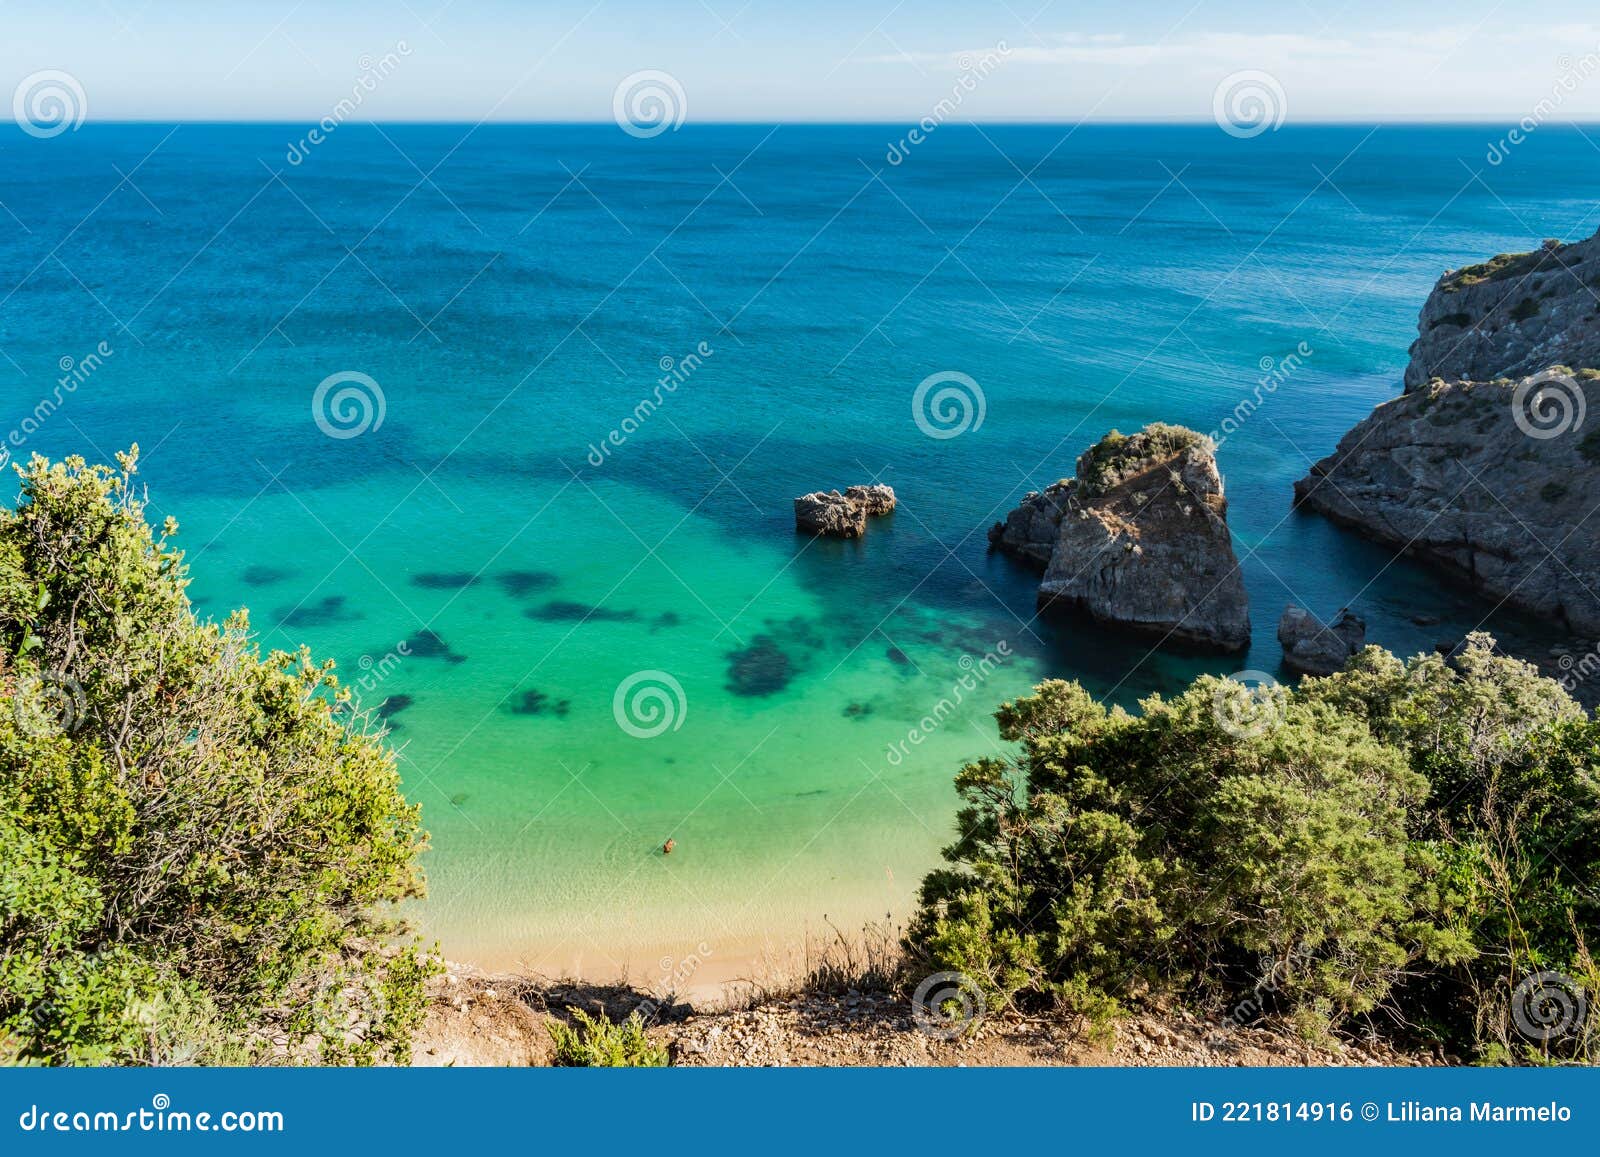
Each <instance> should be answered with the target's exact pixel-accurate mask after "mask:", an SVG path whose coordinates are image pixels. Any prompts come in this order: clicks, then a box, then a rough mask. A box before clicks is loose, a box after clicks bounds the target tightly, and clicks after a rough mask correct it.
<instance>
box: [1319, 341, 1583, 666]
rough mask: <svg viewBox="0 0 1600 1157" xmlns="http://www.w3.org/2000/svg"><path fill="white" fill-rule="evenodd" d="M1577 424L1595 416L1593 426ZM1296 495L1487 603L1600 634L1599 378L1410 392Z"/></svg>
mask: <svg viewBox="0 0 1600 1157" xmlns="http://www.w3.org/2000/svg"><path fill="white" fill-rule="evenodd" d="M1580 412H1583V413H1587V414H1593V415H1594V419H1592V420H1591V423H1590V424H1589V425H1588V426H1585V425H1584V424H1582V423H1581V422H1577V421H1576V418H1577V416H1578V414H1579V413H1580ZM1541 418H1542V419H1544V423H1543V425H1541V424H1539V423H1540V419H1541ZM1563 427H1564V428H1563ZM1530 431H1532V433H1530ZM1294 493H1295V501H1296V503H1297V504H1299V505H1301V506H1305V507H1308V508H1310V509H1313V510H1318V511H1321V512H1322V513H1323V514H1325V515H1327V516H1328V517H1329V518H1331V519H1333V520H1334V521H1335V522H1338V523H1341V524H1343V525H1346V526H1351V527H1354V528H1356V529H1358V530H1360V531H1362V532H1363V533H1364V534H1366V535H1367V536H1368V537H1371V538H1374V539H1377V540H1378V541H1379V542H1383V543H1386V544H1387V545H1389V546H1392V547H1395V548H1396V549H1398V550H1402V551H1404V552H1406V553H1408V554H1411V555H1413V556H1415V557H1417V558H1420V559H1422V560H1424V561H1426V562H1429V563H1432V564H1434V565H1436V566H1438V567H1440V568H1441V569H1443V570H1445V571H1446V572H1448V573H1449V574H1451V575H1453V576H1455V577H1456V578H1458V579H1461V580H1463V581H1465V582H1467V583H1470V584H1471V585H1472V586H1473V587H1474V588H1476V589H1477V590H1478V591H1479V592H1481V593H1482V594H1484V595H1486V596H1489V597H1490V598H1493V599H1495V600H1497V601H1500V600H1504V601H1505V602H1506V603H1508V604H1510V605H1513V606H1518V607H1522V608H1525V609H1527V610H1531V611H1534V612H1536V613H1538V614H1540V615H1542V616H1545V617H1547V618H1548V619H1549V620H1550V621H1551V622H1552V623H1555V624H1559V625H1562V626H1564V627H1565V628H1567V629H1568V630H1571V631H1576V632H1580V633H1584V634H1586V635H1588V636H1590V637H1593V634H1594V633H1595V632H1597V631H1600V594H1597V592H1600V518H1595V517H1591V515H1593V514H1594V513H1595V504H1596V502H1600V373H1596V372H1594V371H1586V372H1584V373H1581V374H1577V373H1575V374H1573V375H1570V376H1564V375H1540V376H1538V377H1533V378H1528V379H1524V380H1523V381H1522V382H1518V383H1511V382H1449V383H1446V382H1436V383H1434V384H1433V385H1431V386H1427V387H1425V388H1422V389H1417V390H1413V391H1412V392H1410V393H1408V394H1405V395H1404V396H1402V397H1399V398H1396V399H1394V400H1393V401H1392V402H1385V403H1384V404H1383V405H1381V406H1379V407H1378V408H1377V409H1376V410H1374V411H1373V413H1372V415H1371V417H1369V418H1367V419H1366V420H1365V421H1363V422H1362V423H1361V424H1360V425H1358V426H1357V427H1356V428H1355V429H1353V430H1351V431H1350V432H1349V433H1348V434H1346V435H1345V436H1344V438H1343V440H1342V441H1340V443H1339V447H1338V449H1337V450H1335V451H1334V452H1333V453H1332V454H1331V455H1329V456H1328V457H1327V458H1324V459H1323V460H1322V461H1321V462H1318V463H1317V464H1316V465H1315V466H1313V467H1312V468H1311V473H1310V474H1308V475H1307V476H1306V477H1305V478H1303V479H1301V480H1300V481H1299V482H1297V483H1295V488H1294Z"/></svg>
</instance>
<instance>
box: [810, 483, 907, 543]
mask: <svg viewBox="0 0 1600 1157" xmlns="http://www.w3.org/2000/svg"><path fill="white" fill-rule="evenodd" d="M894 504H895V497H894V490H893V489H892V488H890V487H888V486H885V485H883V484H882V483H875V484H873V485H870V486H852V487H850V488H849V489H848V490H846V491H845V492H844V493H843V494H840V493H839V492H838V491H837V490H828V491H822V490H818V491H815V492H814V493H811V494H802V495H801V496H800V497H799V498H796V499H795V500H794V528H795V529H796V530H797V531H800V532H801V533H803V534H813V535H826V536H828V537H829V538H860V537H861V536H862V535H863V534H865V533H866V532H867V519H868V517H877V516H879V515H884V514H888V513H889V512H890V511H891V510H893V509H894Z"/></svg>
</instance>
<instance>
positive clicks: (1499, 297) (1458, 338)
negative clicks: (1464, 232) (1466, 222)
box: [1405, 234, 1600, 391]
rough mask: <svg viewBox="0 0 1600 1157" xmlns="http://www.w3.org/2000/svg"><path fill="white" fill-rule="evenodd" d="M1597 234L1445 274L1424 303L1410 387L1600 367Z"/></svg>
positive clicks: (1407, 382) (1599, 245)
mask: <svg viewBox="0 0 1600 1157" xmlns="http://www.w3.org/2000/svg"><path fill="white" fill-rule="evenodd" d="M1597 286H1600V234H1597V235H1596V236H1594V237H1591V238H1590V239H1589V240H1587V241H1580V242H1578V243H1576V244H1573V245H1563V244H1561V243H1560V242H1558V241H1546V242H1545V243H1544V245H1543V246H1542V247H1541V248H1539V249H1536V250H1534V251H1533V252H1532V253H1507V254H1502V255H1501V256H1499V257H1495V258H1493V259H1491V260H1489V261H1486V262H1484V263H1483V264H1482V265H1473V266H1469V267H1468V268H1466V269H1457V270H1453V271H1451V272H1449V273H1446V274H1445V275H1444V277H1442V278H1440V280H1439V283H1438V285H1436V286H1435V287H1434V290H1433V292H1432V293H1431V294H1430V295H1429V296H1428V300H1427V303H1426V304H1425V305H1424V306H1423V307H1422V317H1421V320H1420V323H1419V325H1418V336H1417V340H1416V342H1415V343H1414V344H1413V345H1412V346H1411V364H1410V365H1409V366H1408V367H1407V368H1406V377H1405V388H1406V390H1407V391H1411V390H1418V389H1421V388H1423V387H1424V386H1426V385H1427V384H1428V383H1429V382H1431V381H1433V380H1434V379H1435V378H1443V379H1445V380H1446V381H1477V382H1488V381H1494V380H1495V379H1497V378H1523V377H1527V376H1529V375H1531V374H1536V373H1539V372H1540V371H1541V370H1545V369H1548V368H1549V367H1550V366H1556V365H1560V366H1573V367H1582V366H1597V365H1600V313H1597V312H1596V310H1595V304H1596V302H1595V297H1596V291H1597V290H1596V287H1597Z"/></svg>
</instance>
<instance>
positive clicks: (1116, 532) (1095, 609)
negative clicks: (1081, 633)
mask: <svg viewBox="0 0 1600 1157" xmlns="http://www.w3.org/2000/svg"><path fill="white" fill-rule="evenodd" d="M1227 510H1228V504H1227V500H1226V499H1225V498H1224V497H1223V493H1222V478H1221V476H1220V475H1219V474H1218V473H1217V461H1216V456H1215V452H1214V447H1213V446H1212V444H1211V442H1210V441H1209V439H1207V438H1205V437H1203V436H1202V435H1200V434H1196V433H1195V432H1194V431H1192V430H1186V429H1183V428H1182V427H1177V426H1164V425H1152V426H1149V427H1147V428H1146V429H1144V430H1143V431H1141V432H1140V433H1138V434H1135V435H1133V436H1132V437H1124V436H1123V435H1121V434H1118V433H1116V432H1115V431H1113V432H1112V433H1110V434H1108V435H1107V436H1106V437H1105V438H1103V439H1102V440H1101V441H1100V442H1099V443H1098V444H1097V445H1095V446H1094V447H1092V448H1091V449H1090V450H1088V451H1087V452H1085V453H1084V454H1083V455H1082V456H1080V457H1079V459H1078V462H1077V470H1076V475H1075V476H1074V477H1073V478H1068V479H1063V480H1061V481H1060V482H1057V483H1054V484H1053V485H1051V486H1049V487H1046V488H1045V490H1044V491H1043V492H1039V493H1033V494H1029V495H1028V496H1027V497H1026V498H1025V499H1024V500H1023V502H1022V504H1021V505H1020V506H1018V507H1017V508H1016V509H1015V510H1013V511H1012V512H1011V513H1010V514H1009V515H1008V516H1007V518H1006V520H1005V521H1004V522H1002V523H997V524H996V525H995V527H994V529H992V530H991V531H990V532H989V541H990V544H991V545H992V546H993V547H994V548H995V549H997V550H1002V551H1005V552H1007V553H1009V554H1012V555H1014V556H1016V557H1018V558H1021V559H1024V560H1026V561H1028V562H1030V563H1033V564H1034V565H1036V566H1040V567H1043V568H1044V578H1043V580H1042V581H1041V582H1040V584H1039V607H1040V609H1049V608H1052V607H1057V606H1065V607H1074V608H1077V609H1080V610H1083V611H1086V612H1087V613H1088V614H1090V615H1091V616H1093V617H1094V618H1095V619H1097V620H1099V621H1101V622H1104V623H1108V624H1113V625H1117V626H1122V627H1126V628H1128V629H1130V630H1135V631H1139V632H1142V633H1145V634H1149V635H1152V636H1155V637H1158V638H1160V639H1162V640H1169V641H1172V642H1177V643H1187V644H1191V645H1197V646H1202V647H1206V648H1211V649H1217V650H1224V651H1237V650H1242V649H1244V648H1245V647H1247V646H1248V645H1249V643H1250V612H1249V602H1248V599H1247V597H1246V595H1245V589H1244V582H1243V579H1242V577H1241V575H1240V573H1239V560H1238V558H1237V557H1235V555H1234V552H1233V540H1232V537H1231V535H1230V534H1229V531H1228V517H1227Z"/></svg>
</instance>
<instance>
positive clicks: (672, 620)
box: [650, 611, 683, 634]
mask: <svg viewBox="0 0 1600 1157" xmlns="http://www.w3.org/2000/svg"><path fill="white" fill-rule="evenodd" d="M682 624H683V619H682V617H681V616H680V615H679V614H678V612H677V611H662V612H661V613H660V614H659V615H657V616H656V617H655V618H654V619H652V620H651V621H650V633H651V634H655V632H657V631H660V630H664V629H665V628H667V627H677V626H681V625H682Z"/></svg>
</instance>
